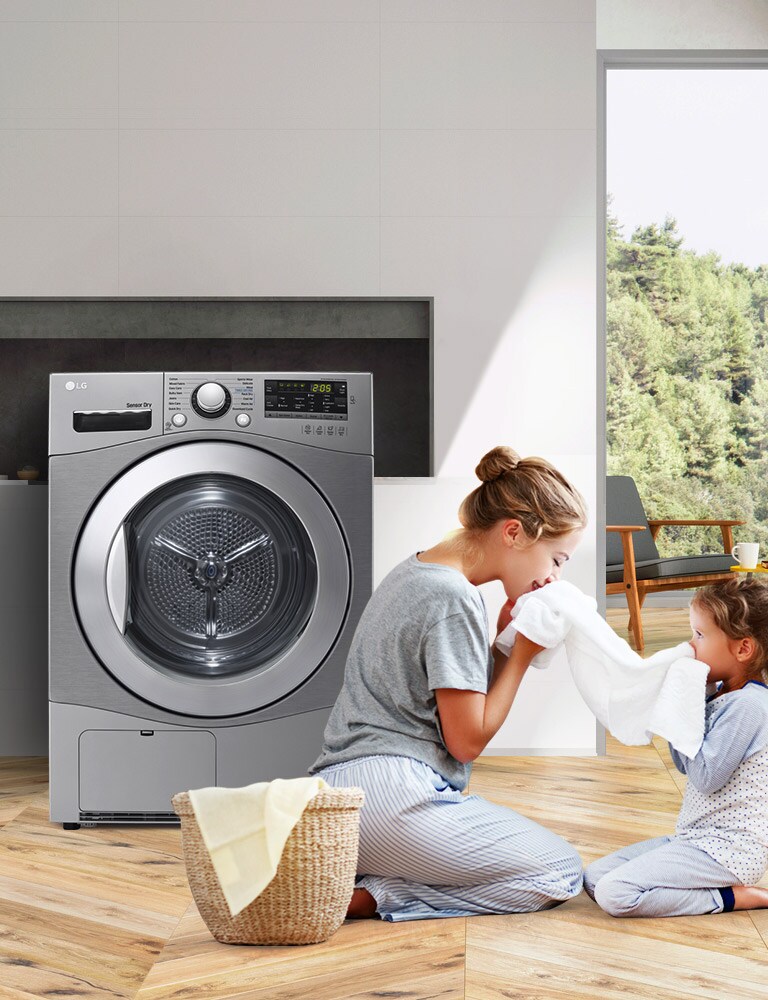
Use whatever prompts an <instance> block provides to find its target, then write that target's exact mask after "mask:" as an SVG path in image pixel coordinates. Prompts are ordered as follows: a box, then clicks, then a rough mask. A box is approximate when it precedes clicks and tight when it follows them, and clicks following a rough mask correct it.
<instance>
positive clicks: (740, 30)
mask: <svg viewBox="0 0 768 1000" xmlns="http://www.w3.org/2000/svg"><path fill="white" fill-rule="evenodd" d="M597 47H598V48H599V49H764V48H768V0H727V2H723V0H597Z"/></svg>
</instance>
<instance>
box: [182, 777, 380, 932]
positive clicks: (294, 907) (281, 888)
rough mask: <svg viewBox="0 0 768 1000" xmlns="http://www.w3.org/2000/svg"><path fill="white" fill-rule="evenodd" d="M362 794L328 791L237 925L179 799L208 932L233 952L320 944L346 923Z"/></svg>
mask: <svg viewBox="0 0 768 1000" xmlns="http://www.w3.org/2000/svg"><path fill="white" fill-rule="evenodd" d="M363 799H364V793H363V790H362V789H361V788H330V787H329V788H324V789H322V790H321V791H319V792H318V793H317V795H315V797H314V798H313V799H311V800H310V801H309V803H308V804H307V807H306V809H305V810H304V813H303V815H302V817H301V819H300V820H299V822H298V823H297V824H296V826H295V827H294V828H293V830H292V831H291V835H290V836H289V837H288V840H287V841H286V843H285V847H284V849H283V853H282V856H281V858H280V863H279V865H278V866H277V873H276V875H275V877H274V878H273V879H272V881H271V882H270V883H269V885H268V886H267V887H266V889H265V890H264V891H263V892H262V893H261V895H259V896H257V897H256V899H255V900H254V901H253V902H252V903H250V904H249V905H248V906H246V908H245V909H244V910H242V911H241V912H240V913H238V914H237V916H236V917H233V916H232V914H231V913H230V912H229V907H228V905H227V901H226V899H225V898H224V894H223V892H222V891H221V886H220V884H219V880H218V878H217V877H216V872H215V871H214V868H213V865H212V864H211V859H210V856H209V854H208V851H207V849H206V846H205V843H204V841H203V838H202V834H201V833H200V829H199V827H198V825H197V820H196V818H195V813H194V810H193V809H192V803H191V802H190V801H189V795H188V794H187V792H181V793H179V794H178V795H174V797H173V808H174V809H175V810H176V813H177V815H178V816H179V817H180V819H181V839H182V846H183V849H184V862H185V864H186V866H187V878H188V879H189V885H190V888H191V889H192V895H193V897H194V899H195V903H196V904H197V908H198V910H199V911H200V916H201V917H202V918H203V920H204V921H205V923H206V925H207V927H208V930H209V931H210V932H211V934H213V936H214V937H215V938H216V940H217V941H223V942H226V943H227V944H315V943H317V942H318V941H327V939H328V938H329V937H330V936H331V935H332V934H333V933H335V931H337V930H338V929H339V927H340V926H341V925H342V923H343V922H344V917H345V916H346V912H347V907H348V906H349V901H350V899H351V898H352V890H353V889H354V885H355V872H356V868H357V846H358V832H359V826H360V807H361V806H362V804H363Z"/></svg>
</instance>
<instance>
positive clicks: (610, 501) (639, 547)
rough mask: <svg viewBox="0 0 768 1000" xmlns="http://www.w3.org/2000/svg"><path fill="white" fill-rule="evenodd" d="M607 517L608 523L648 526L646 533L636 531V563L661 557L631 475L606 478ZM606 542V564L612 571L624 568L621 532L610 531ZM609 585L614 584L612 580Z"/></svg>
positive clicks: (634, 536)
mask: <svg viewBox="0 0 768 1000" xmlns="http://www.w3.org/2000/svg"><path fill="white" fill-rule="evenodd" d="M605 518H606V521H605V523H606V524H643V525H645V531H633V532H632V540H633V542H634V546H635V561H636V562H637V563H641V562H643V561H645V560H649V559H658V558H659V550H658V549H657V548H656V543H655V542H654V540H653V538H651V529H650V528H649V527H648V518H647V517H646V516H645V511H644V510H643V503H642V500H641V499H640V495H639V494H638V492H637V486H635V481H634V479H633V478H632V477H631V476H608V477H607V478H606V482H605ZM605 543H606V553H605V561H606V563H607V564H608V568H609V569H610V567H611V566H616V565H619V566H621V565H622V564H623V562H624V553H623V550H622V547H621V534H620V533H619V532H618V531H609V532H608V533H607V534H606V539H605ZM619 579H621V577H619ZM608 582H609V583H610V582H611V580H610V578H609V579H608Z"/></svg>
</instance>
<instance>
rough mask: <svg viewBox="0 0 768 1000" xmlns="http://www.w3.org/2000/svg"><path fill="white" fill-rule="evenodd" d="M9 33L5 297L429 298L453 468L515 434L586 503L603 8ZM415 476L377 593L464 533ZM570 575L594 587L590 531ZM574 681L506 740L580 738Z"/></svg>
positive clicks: (588, 2)
mask: <svg viewBox="0 0 768 1000" xmlns="http://www.w3.org/2000/svg"><path fill="white" fill-rule="evenodd" d="M0 21H2V23H1V24H0V129H2V133H1V134H0V295H55V296H65V295H106V296H112V295H176V296H187V295H225V296H226V295H249V296H261V295H270V296H295V295H299V296H313V295H317V296H347V295H352V296H359V295H366V296H378V295H384V296H409V295H417V296H434V324H435V325H434V401H435V410H434V421H435V468H436V471H437V473H438V475H439V476H440V480H441V481H442V480H445V481H446V482H447V481H448V480H449V479H450V480H452V481H453V480H456V481H458V480H460V479H463V477H468V483H469V485H470V486H471V485H474V484H473V482H472V480H471V475H472V470H473V469H474V467H475V465H476V464H477V461H478V459H479V458H480V456H481V455H482V454H483V453H484V452H485V451H486V450H487V449H488V448H490V447H492V446H493V445H495V444H497V443H499V442H507V443H509V444H511V445H512V446H513V447H515V448H516V449H517V450H518V451H520V452H521V453H523V454H543V455H546V456H547V457H548V458H550V459H551V460H552V461H554V462H555V463H556V464H558V465H559V466H560V467H561V468H562V469H563V471H564V472H565V473H566V474H567V475H569V476H571V477H572V478H573V479H574V480H575V482H576V483H577V485H578V486H579V487H580V488H581V489H582V491H583V492H584V493H585V494H586V496H587V499H588V501H589V502H590V504H591V506H592V507H593V508H594V498H595V447H596V445H595V441H596V407H595V362H596V354H595V285H596V259H595V253H596V246H595V243H596V240H595V234H596V221H595V192H596V173H595V0H119V2H117V0H112V2H110V0H0ZM414 486H415V487H416V488H417V490H418V491H419V497H420V498H421V504H420V506H419V509H420V510H423V511H424V516H423V519H422V521H421V523H420V524H418V525H411V524H410V523H408V524H405V523H404V522H405V521H406V520H407V519H406V518H404V517H403V515H402V512H401V511H399V509H398V506H397V503H396V501H397V498H398V496H399V495H400V494H398V493H397V492H390V493H388V494H387V493H386V491H387V490H389V491H397V490H398V489H399V487H398V486H397V485H396V484H387V483H384V482H381V483H379V484H377V491H378V493H379V502H378V503H377V511H379V512H380V516H378V515H377V521H376V540H377V563H376V576H377V578H380V577H381V576H382V575H383V574H384V573H385V572H386V571H387V570H388V569H389V568H390V566H391V565H392V563H393V562H395V561H397V560H399V559H400V558H403V557H404V556H405V555H406V554H407V553H408V552H409V551H410V550H411V548H412V545H413V543H414V537H413V536H414V532H416V531H417V529H418V531H417V533H418V543H419V545H420V547H425V546H427V545H429V544H432V543H433V542H434V541H436V540H437V538H439V537H440V536H441V535H442V534H443V533H444V532H445V531H447V530H448V529H450V528H452V527H454V526H455V524H456V514H455V510H456V505H455V504H454V501H453V499H452V498H450V497H449V494H450V493H451V491H450V490H447V491H446V490H443V488H442V485H441V482H440V481H438V482H430V481H422V480H419V481H418V482H417V483H415V484H414ZM382 491H384V493H383V494H382ZM412 529H413V530H412ZM570 578H571V579H572V580H574V582H576V583H578V584H579V585H581V586H582V587H584V588H585V589H586V590H589V591H593V590H594V587H595V580H596V566H595V554H594V535H593V534H590V535H589V537H588V538H587V539H586V540H585V542H584V543H583V544H582V546H581V548H580V550H579V552H578V556H577V558H576V559H574V560H573V562H572V569H571V571H570ZM487 591H488V593H487V598H488V603H489V607H490V613H491V617H492V618H493V619H494V621H495V617H496V608H497V606H498V604H500V603H501V593H500V590H499V589H498V588H494V587H493V586H490V587H489V588H487ZM571 690H572V689H571V688H570V682H569V680H568V678H567V676H566V675H563V674H562V673H555V672H552V673H551V674H550V676H549V677H543V678H537V679H536V681H535V682H532V683H531V684H530V685H528V686H527V687H526V689H525V691H524V692H523V694H522V695H521V697H520V699H519V703H518V705H516V706H515V709H514V711H513V714H512V715H511V716H510V719H509V721H508V723H507V725H506V727H505V729H503V730H502V732H501V733H500V734H499V736H498V737H497V740H496V745H497V746H498V747H502V748H503V747H518V748H519V747H529V748H531V749H546V748H552V749H557V748H558V747H560V748H562V747H567V748H579V747H580V748H582V749H585V750H589V749H590V747H594V743H595V736H594V721H593V719H592V717H591V715H590V714H589V713H588V712H587V711H586V710H584V711H581V709H580V708H578V707H577V708H572V707H569V706H568V705H567V702H568V700H569V699H570V700H571V701H572V702H574V704H575V697H574V696H572V693H571ZM561 698H562V699H564V700H563V701H562V703H561V702H560V701H558V699H561ZM553 706H554V707H553ZM566 723H567V724H566ZM565 740H567V742H564V741H565Z"/></svg>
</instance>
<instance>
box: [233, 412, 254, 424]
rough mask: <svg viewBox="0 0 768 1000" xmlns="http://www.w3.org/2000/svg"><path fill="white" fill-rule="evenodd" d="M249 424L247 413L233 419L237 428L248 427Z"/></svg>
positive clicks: (239, 414)
mask: <svg viewBox="0 0 768 1000" xmlns="http://www.w3.org/2000/svg"><path fill="white" fill-rule="evenodd" d="M250 422H251V418H250V417H249V416H248V414H247V413H238V415H237V416H236V417H235V423H236V424H237V426H238V427H248V426H249V424H250Z"/></svg>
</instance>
